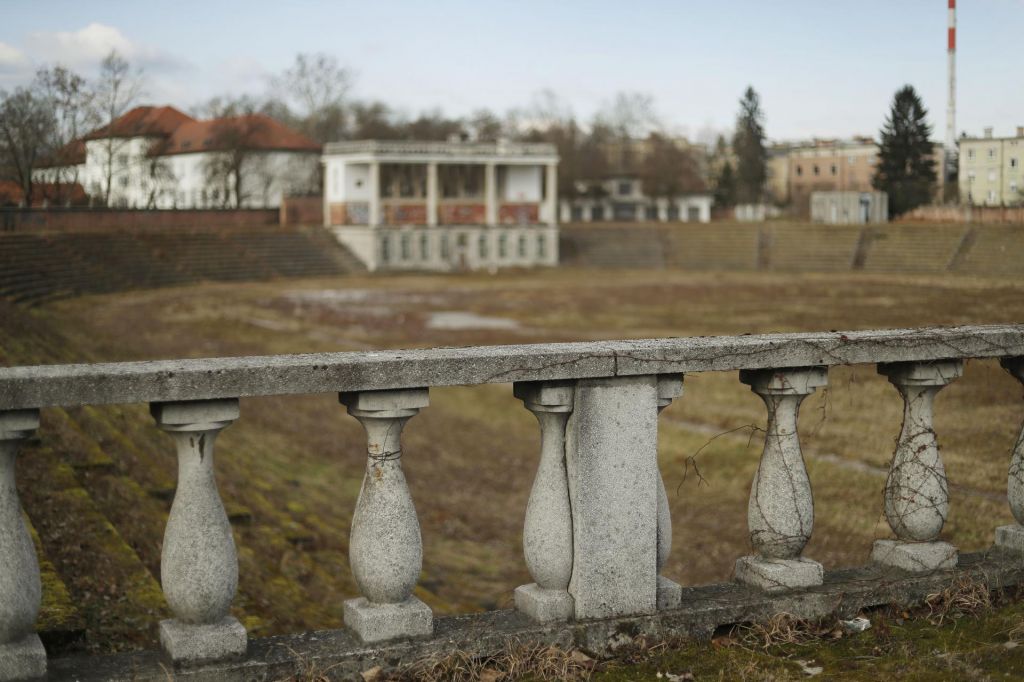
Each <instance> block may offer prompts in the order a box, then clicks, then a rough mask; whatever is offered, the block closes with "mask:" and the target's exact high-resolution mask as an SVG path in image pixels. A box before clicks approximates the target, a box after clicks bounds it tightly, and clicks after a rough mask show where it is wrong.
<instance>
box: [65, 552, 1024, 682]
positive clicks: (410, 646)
mask: <svg viewBox="0 0 1024 682" xmlns="http://www.w3.org/2000/svg"><path fill="white" fill-rule="evenodd" d="M963 576H967V577H969V578H970V579H972V580H974V581H977V582H978V583H979V584H982V585H985V586H987V587H988V588H989V589H992V590H995V589H1003V588H1007V587H1010V586H1013V585H1020V584H1024V562H1022V561H1021V557H1020V554H1017V553H1015V552H1007V551H1006V550H1004V549H999V548H993V549H992V550H990V551H987V552H979V553H976V554H963V555H961V556H960V560H959V563H958V564H957V566H956V568H953V569H946V570H940V571H934V572H930V573H916V574H915V573H907V572H906V571H899V570H896V569H892V568H888V567H885V566H881V565H879V564H868V565H866V566H861V567H858V568H846V569H840V570H834V571H826V573H825V581H824V583H822V584H821V585H815V586H813V587H807V588H804V589H800V590H793V591H791V592H786V593H770V592H764V591H762V590H756V589H751V588H750V587H748V586H745V585H740V584H737V583H725V584H719V585H700V586H697V587H683V588H682V592H683V599H682V604H681V605H680V607H679V608H677V609H669V610H665V611H658V612H657V613H651V614H647V615H642V616H619V617H612V618H605V619H599V620H584V621H571V622H568V623H536V622H534V621H531V620H530V619H529V618H528V617H527V616H526V615H524V614H523V613H521V612H519V611H517V610H515V609H506V610H502V611H488V612H485V613H471V614H465V615H460V616H442V617H439V618H437V619H436V620H435V622H434V635H433V636H432V637H424V638H419V639H408V638H406V639H396V640H392V641H389V642H381V643H377V644H367V643H365V642H361V641H360V640H359V638H358V637H356V636H355V634H354V633H353V632H352V631H351V630H350V629H348V628H342V629H338V630H320V631H315V632H298V633H294V634H290V635H280V636H276V637H264V638H254V639H252V640H251V641H250V642H249V653H248V655H247V656H246V658H245V659H239V660H232V661H222V662H219V663H210V664H207V665H205V666H198V667H185V668H178V669H176V670H175V671H174V679H175V680H176V681H177V682H192V681H193V680H194V681H195V682H239V681H240V680H278V679H293V678H295V676H296V675H297V674H298V673H300V672H301V671H303V670H309V669H310V667H311V666H315V667H316V669H317V670H321V671H325V674H324V677H325V678H327V679H330V680H350V679H353V678H354V679H357V680H358V679H361V677H360V672H362V671H366V670H369V669H371V668H373V667H374V666H381V667H382V668H384V670H385V672H390V671H392V670H395V669H396V668H397V667H399V666H402V665H408V664H410V663H412V662H414V661H422V660H424V659H429V658H440V657H444V656H448V655H452V654H456V653H458V654H459V655H466V654H470V655H473V656H481V657H482V656H492V655H496V654H499V653H501V652H502V651H505V650H506V648H507V647H508V644H509V642H521V643H524V644H525V643H535V644H544V645H551V646H558V647H561V648H563V649H569V648H572V647H579V648H582V649H584V650H585V651H588V652H594V653H595V654H596V655H605V654H607V653H611V652H612V651H614V649H615V648H616V647H618V646H621V643H622V635H623V633H624V632H628V633H633V634H636V635H643V636H644V637H646V638H647V639H648V641H658V640H659V639H661V638H673V637H681V636H683V637H693V638H696V639H698V640H705V641H706V640H709V639H710V638H711V637H712V635H713V633H714V632H715V629H716V628H718V627H721V626H725V625H731V624H735V623H749V622H761V621H766V620H768V619H770V618H772V617H773V616H775V615H777V614H780V613H788V614H791V615H793V616H795V617H797V618H806V619H809V620H813V619H816V618H823V617H825V616H829V615H835V616H839V617H842V618H852V617H853V616H856V615H857V614H858V613H860V612H861V610H862V609H866V608H871V607H874V606H887V605H890V604H901V605H906V606H909V605H913V604H918V603H921V602H922V601H923V600H924V599H926V598H927V597H928V595H931V594H935V593H936V592H939V591H942V590H944V589H946V588H948V587H949V586H950V584H952V583H954V582H955V581H957V580H959V579H961V578H962V577H963ZM167 679H168V677H167V669H166V662H165V659H164V658H163V657H162V656H161V655H160V653H159V652H156V651H133V652H124V653H119V654H111V655H107V656H89V655H85V654H80V655H75V656H70V657H63V658H55V659H51V660H50V662H49V682H167Z"/></svg>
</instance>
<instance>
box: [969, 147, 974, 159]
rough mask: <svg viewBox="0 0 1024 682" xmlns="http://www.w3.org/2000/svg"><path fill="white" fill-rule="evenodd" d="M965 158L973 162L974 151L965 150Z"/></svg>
mask: <svg viewBox="0 0 1024 682" xmlns="http://www.w3.org/2000/svg"><path fill="white" fill-rule="evenodd" d="M967 158H968V159H971V160H972V161H973V160H974V150H973V149H968V150H967Z"/></svg>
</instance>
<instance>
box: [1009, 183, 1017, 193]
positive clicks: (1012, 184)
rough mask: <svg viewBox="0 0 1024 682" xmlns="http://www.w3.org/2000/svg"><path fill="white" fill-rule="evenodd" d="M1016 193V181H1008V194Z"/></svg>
mask: <svg viewBox="0 0 1024 682" xmlns="http://www.w3.org/2000/svg"><path fill="white" fill-rule="evenodd" d="M1016 193H1017V183H1016V181H1014V182H1011V183H1010V194H1016Z"/></svg>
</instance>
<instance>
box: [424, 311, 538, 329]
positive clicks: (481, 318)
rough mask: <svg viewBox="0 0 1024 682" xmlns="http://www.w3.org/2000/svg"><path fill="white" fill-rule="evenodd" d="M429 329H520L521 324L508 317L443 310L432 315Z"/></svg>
mask: <svg viewBox="0 0 1024 682" xmlns="http://www.w3.org/2000/svg"><path fill="white" fill-rule="evenodd" d="M426 327H427V329H455V330H463V329H519V323H518V322H517V321H515V320H510V319H509V318H507V317H487V316H485V315H477V314H476V313H469V312H466V311H464V310H442V311H439V312H436V313H430V314H429V317H428V318H427V324H426Z"/></svg>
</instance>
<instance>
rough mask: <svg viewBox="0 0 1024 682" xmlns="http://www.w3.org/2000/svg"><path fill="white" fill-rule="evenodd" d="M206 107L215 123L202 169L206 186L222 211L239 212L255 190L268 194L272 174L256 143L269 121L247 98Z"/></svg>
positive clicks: (215, 102)
mask: <svg viewBox="0 0 1024 682" xmlns="http://www.w3.org/2000/svg"><path fill="white" fill-rule="evenodd" d="M208 107H209V109H210V112H211V113H212V114H213V115H214V117H215V118H216V121H215V122H214V124H213V130H212V135H211V137H210V145H209V146H210V147H211V148H212V150H213V151H211V153H210V155H209V157H208V158H207V160H206V162H205V163H204V169H203V171H204V174H205V176H206V182H207V185H208V186H210V187H213V188H214V189H215V190H216V192H217V196H218V197H219V200H220V201H221V205H222V207H224V208H241V207H242V206H244V205H246V203H248V202H249V201H250V200H252V199H254V198H255V194H256V191H255V190H256V188H262V190H260V191H262V193H263V194H266V192H267V191H268V187H269V182H270V180H268V178H271V177H272V174H271V173H270V170H269V169H268V168H267V161H266V155H265V154H263V153H261V152H260V151H259V149H258V141H259V138H260V137H262V136H263V135H265V134H266V131H267V130H268V127H269V125H270V123H269V119H268V118H267V117H266V116H265V115H263V114H262V113H260V112H259V108H258V103H257V102H256V101H255V100H252V99H250V98H244V97H243V98H240V99H237V100H226V99H217V100H214V101H212V102H211V103H210V104H209V105H208Z"/></svg>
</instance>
